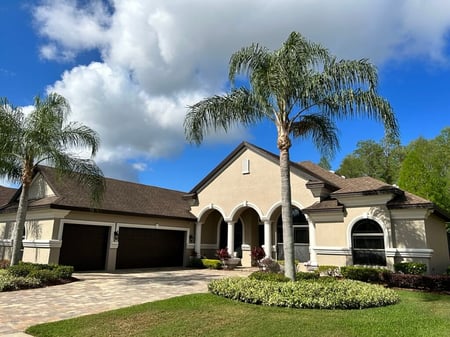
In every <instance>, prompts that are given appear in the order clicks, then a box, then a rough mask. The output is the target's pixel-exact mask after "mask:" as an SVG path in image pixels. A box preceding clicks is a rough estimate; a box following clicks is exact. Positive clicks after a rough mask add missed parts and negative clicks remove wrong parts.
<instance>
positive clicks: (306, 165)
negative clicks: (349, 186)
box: [294, 161, 346, 188]
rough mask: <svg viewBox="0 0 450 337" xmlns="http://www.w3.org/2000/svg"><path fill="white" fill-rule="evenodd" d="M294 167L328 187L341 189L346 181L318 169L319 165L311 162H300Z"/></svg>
mask: <svg viewBox="0 0 450 337" xmlns="http://www.w3.org/2000/svg"><path fill="white" fill-rule="evenodd" d="M294 165H297V166H298V167H299V168H301V169H302V170H303V171H306V172H307V173H309V174H310V175H312V176H314V177H316V178H317V179H319V180H321V181H323V182H325V183H328V184H329V185H332V186H335V187H336V188H342V187H344V186H345V181H346V180H345V179H344V178H342V177H341V176H338V175H337V174H335V173H333V172H330V171H328V170H326V169H324V168H322V167H320V166H319V165H316V164H314V163H313V162H311V161H302V162H300V163H296V164H294Z"/></svg>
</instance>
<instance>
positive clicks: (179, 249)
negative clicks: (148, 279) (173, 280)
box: [116, 227, 185, 269]
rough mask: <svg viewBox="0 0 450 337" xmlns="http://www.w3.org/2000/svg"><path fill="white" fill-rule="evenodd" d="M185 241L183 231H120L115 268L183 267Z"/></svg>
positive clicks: (123, 229)
mask: <svg viewBox="0 0 450 337" xmlns="http://www.w3.org/2000/svg"><path fill="white" fill-rule="evenodd" d="M184 237H185V232H184V231H175V230H173V231H171V230H159V229H143V228H126V227H121V228H120V232H119V248H118V250H117V261H116V268H118V269H120V268H156V267H178V266H182V265H183V252H184V240H185V239H184Z"/></svg>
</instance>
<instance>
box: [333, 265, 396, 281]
mask: <svg viewBox="0 0 450 337" xmlns="http://www.w3.org/2000/svg"><path fill="white" fill-rule="evenodd" d="M341 274H342V276H343V277H344V278H346V279H350V280H357V281H363V282H371V283H382V282H384V281H385V279H386V278H387V277H388V276H389V275H390V274H391V271H389V270H387V269H383V268H368V267H357V266H345V267H341Z"/></svg>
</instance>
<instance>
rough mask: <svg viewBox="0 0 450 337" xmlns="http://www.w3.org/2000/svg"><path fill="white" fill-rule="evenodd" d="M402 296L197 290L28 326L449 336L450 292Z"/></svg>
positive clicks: (77, 330)
mask: <svg viewBox="0 0 450 337" xmlns="http://www.w3.org/2000/svg"><path fill="white" fill-rule="evenodd" d="M398 292H399V295H400V297H401V302H400V303H399V304H396V305H391V306H387V307H380V308H372V309H364V310H308V309H287V308H274V307H264V306H258V305H252V304H245V303H240V302H235V301H232V300H229V299H225V298H222V297H218V296H215V295H212V294H195V295H187V296H181V297H176V298H172V299H168V300H164V301H158V302H151V303H146V304H142V305H137V306H132V307H128V308H124V309H119V310H114V311H108V312H104V313H101V314H96V315H89V316H83V317H79V318H74V319H69V320H64V321H59V322H54V323H46V324H41V325H36V326H33V327H30V328H29V329H28V330H27V331H26V332H27V333H29V334H32V335H33V336H40V337H54V336H71V337H78V336H80V337H89V336H92V337H93V336H95V337H103V336H114V337H121V336H170V337H174V336H185V337H189V336H193V337H200V336H202V337H203V336H205V337H208V336H214V337H217V336H227V337H228V336H252V337H258V336H283V337H286V336H327V337H340V336H358V337H364V336H408V337H410V336H424V337H425V336H426V337H434V336H436V337H437V336H443V337H444V336H445V337H448V336H449V335H450V319H449V317H450V296H449V295H439V294H431V293H424V292H414V291H407V290H400V291H398Z"/></svg>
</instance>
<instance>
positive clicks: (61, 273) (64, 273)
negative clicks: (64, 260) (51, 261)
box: [51, 264, 74, 279]
mask: <svg viewBox="0 0 450 337" xmlns="http://www.w3.org/2000/svg"><path fill="white" fill-rule="evenodd" d="M51 267H52V268H53V270H54V271H55V272H56V273H57V275H58V278H62V279H69V278H71V277H72V274H73V271H74V268H73V266H64V265H59V264H55V265H51Z"/></svg>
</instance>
